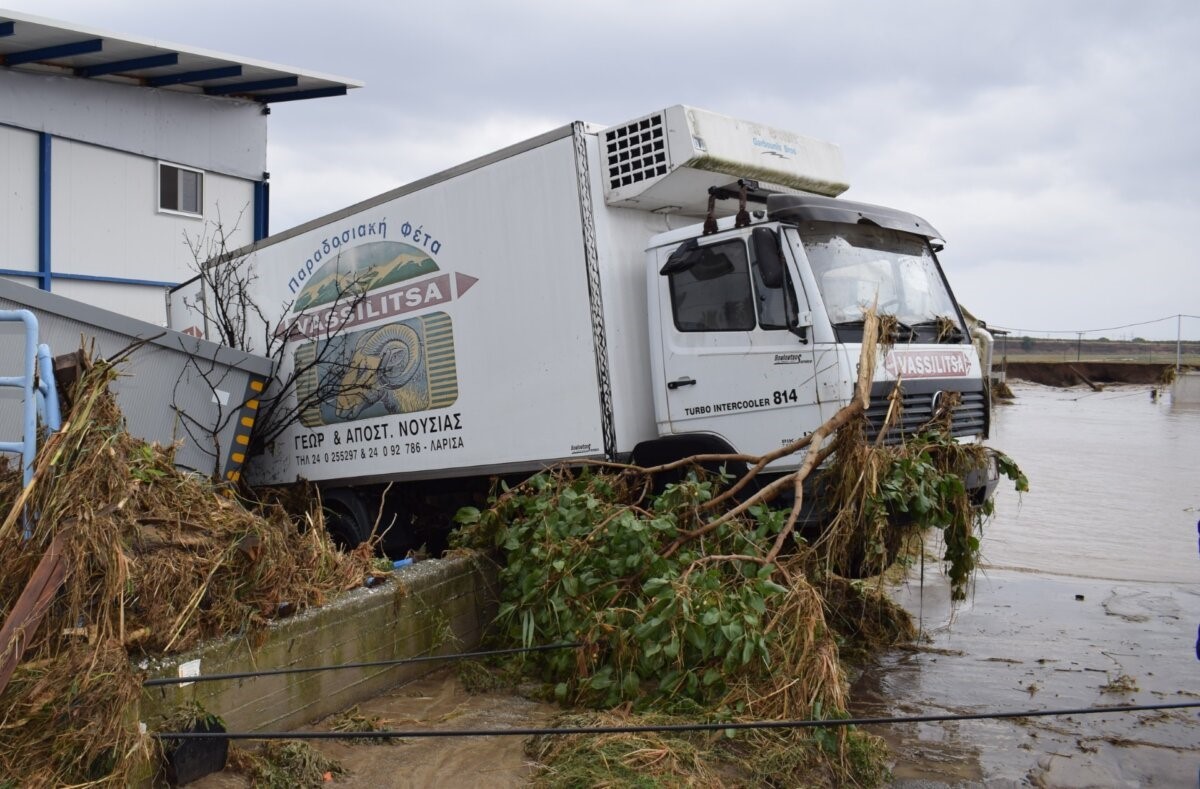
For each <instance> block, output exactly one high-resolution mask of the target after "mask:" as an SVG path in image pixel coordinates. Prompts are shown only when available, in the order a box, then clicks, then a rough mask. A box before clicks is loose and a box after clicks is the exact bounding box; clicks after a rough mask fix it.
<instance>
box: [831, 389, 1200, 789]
mask: <svg viewBox="0 0 1200 789" xmlns="http://www.w3.org/2000/svg"><path fill="white" fill-rule="evenodd" d="M1014 390H1015V393H1016V399H1015V401H1014V402H1013V403H1012V404H1011V405H1005V406H1000V407H998V408H997V409H996V412H995V416H994V422H993V430H992V440H991V442H990V443H991V444H992V445H994V446H996V447H997V448H999V449H1002V450H1003V451H1005V452H1007V453H1008V454H1009V455H1010V456H1012V457H1013V458H1014V459H1015V460H1016V461H1017V462H1018V463H1019V464H1020V465H1021V467H1022V469H1023V470H1024V471H1025V472H1026V474H1027V475H1028V476H1029V479H1030V485H1031V488H1030V491H1029V492H1028V493H1025V494H1022V495H1020V496H1018V495H1017V494H1016V493H1015V492H1014V491H1013V490H1012V489H1011V486H1007V487H1003V488H1002V489H1001V491H1000V492H999V493H998V495H997V499H996V508H997V512H996V515H995V516H994V517H993V519H992V520H991V521H990V522H989V523H988V524H987V526H986V527H985V531H984V539H983V556H984V567H983V569H982V571H981V573H980V574H979V576H978V578H977V581H976V584H975V587H974V589H973V593H972V595H971V597H970V599H969V600H968V601H966V602H964V603H961V604H958V605H956V606H951V604H950V601H949V594H948V590H947V586H946V582H945V579H944V578H943V577H942V576H941V573H940V571H939V568H938V567H937V566H936V565H937V563H936V562H935V561H930V560H927V561H926V562H925V564H924V566H923V567H921V566H920V565H918V566H917V567H914V569H913V572H912V574H911V576H910V580H909V582H908V583H907V584H906V585H904V586H903V587H902V588H901V589H899V590H898V592H897V594H898V599H899V600H900V601H901V602H902V603H903V604H904V605H905V606H906V607H907V608H908V609H909V610H910V611H912V612H913V613H914V614H915V615H917V616H918V617H919V619H920V622H921V625H922V630H923V633H924V638H923V639H922V641H921V642H920V643H919V645H918V646H917V647H916V648H915V649H911V648H910V649H906V650H897V651H893V652H890V653H888V654H886V655H884V656H883V657H882V658H881V659H880V660H879V662H878V665H875V666H872V667H870V668H869V669H868V670H867V671H866V672H865V673H864V674H863V675H862V677H861V678H859V680H858V681H857V682H856V684H855V688H854V696H855V699H856V701H855V704H856V711H857V712H859V713H862V714H867V715H906V714H907V715H923V714H925V715H927V714H941V713H979V712H986V711H1017V710H1022V711H1023V710H1033V709H1041V710H1049V709H1069V708H1083V707H1092V706H1102V705H1108V706H1112V705H1133V704H1161V703H1172V702H1189V701H1200V661H1198V660H1197V623H1198V622H1200V555H1198V551H1197V528H1198V527H1197V520H1198V519H1200V408H1198V407H1196V406H1190V407H1188V406H1182V405H1175V404H1172V403H1171V401H1170V397H1169V396H1164V397H1161V398H1159V399H1152V398H1151V387H1148V386H1119V387H1109V388H1107V389H1106V391H1103V392H1092V391H1091V390H1090V389H1082V388H1080V389H1074V388H1073V389H1055V388H1049V387H1041V386H1035V385H1020V384H1018V385H1017V386H1014ZM1004 484H1005V483H1002V485H1004ZM922 576H923V577H924V581H925V582H924V583H923V584H922V583H921V582H920V579H921V577H922ZM875 731H876V732H877V733H879V734H882V735H883V736H884V737H885V738H886V739H887V740H888V742H889V744H890V745H891V746H892V748H893V751H894V753H895V755H896V763H895V766H894V768H893V773H894V776H895V785H896V786H901V787H919V786H1028V785H1031V784H1032V785H1035V786H1054V787H1076V786H1146V785H1158V786H1196V785H1197V784H1196V781H1197V771H1198V769H1200V751H1198V750H1197V743H1198V741H1200V719H1198V717H1197V710H1195V709H1192V710H1175V711H1171V712H1158V713H1149V712H1147V713H1132V714H1131V713H1124V714H1122V713H1103V714H1099V715H1074V716H1064V717H1043V718H1024V719H1018V720H989V721H962V722H949V723H928V724H898V725H893V726H887V727H877V728H876V729H875Z"/></svg>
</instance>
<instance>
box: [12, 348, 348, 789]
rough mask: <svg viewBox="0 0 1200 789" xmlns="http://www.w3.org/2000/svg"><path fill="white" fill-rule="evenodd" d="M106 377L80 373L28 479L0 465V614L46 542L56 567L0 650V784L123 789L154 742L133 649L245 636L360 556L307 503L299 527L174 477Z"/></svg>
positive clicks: (198, 482) (319, 598)
mask: <svg viewBox="0 0 1200 789" xmlns="http://www.w3.org/2000/svg"><path fill="white" fill-rule="evenodd" d="M117 374H118V371H117V370H116V369H115V368H114V367H113V366H111V365H109V364H107V363H104V362H97V363H94V364H91V365H89V366H88V369H87V370H86V371H85V373H84V374H83V375H82V376H81V378H80V379H79V381H78V382H77V383H76V386H75V387H74V389H73V390H72V391H71V392H70V393H69V397H67V398H66V400H67V401H68V402H69V404H70V405H69V408H67V409H65V412H66V415H65V419H64V424H63V427H62V430H61V431H60V432H59V433H57V434H55V435H54V436H52V437H51V438H50V439H49V440H48V441H46V442H44V443H43V446H42V448H41V450H40V452H39V454H38V457H37V460H36V464H35V469H36V470H35V475H34V478H33V480H32V482H31V483H30V485H29V486H28V487H25V488H23V487H22V479H21V472H20V469H14V468H11V467H5V469H4V470H3V472H0V502H3V503H4V505H5V506H4V513H5V514H7V518H6V519H5V520H4V522H3V525H2V526H0V565H2V566H3V567H4V568H5V572H4V573H3V575H0V604H2V605H3V606H4V610H5V612H6V614H7V612H11V611H12V608H13V604H14V601H15V600H17V598H18V597H19V596H20V595H21V593H22V590H23V589H24V588H25V586H26V584H27V582H28V581H29V579H30V577H31V576H32V575H33V574H34V570H35V568H36V567H37V565H38V563H39V560H40V559H41V558H42V555H43V554H44V553H45V552H46V550H47V546H48V545H50V544H51V542H52V540H54V539H55V538H56V537H57V538H58V544H60V545H61V551H62V556H61V559H60V561H61V562H62V565H63V568H64V570H65V571H64V572H63V573H62V580H61V588H60V589H59V590H58V592H57V595H54V596H53V597H52V602H51V603H50V604H49V606H48V607H47V608H46V611H45V617H44V619H43V620H42V621H41V623H40V625H39V626H37V628H36V629H32V628H27V629H23V631H22V632H21V633H20V637H19V639H14V640H13V641H11V642H10V643H9V644H6V645H3V648H4V649H5V650H7V654H9V655H10V656H11V655H14V654H16V652H18V651H19V652H20V653H21V661H20V663H19V664H18V665H17V666H16V669H15V672H14V673H13V675H12V679H11V681H10V682H9V684H8V685H7V687H6V688H4V690H3V693H0V784H3V783H4V782H8V783H9V784H11V785H19V786H51V785H64V784H75V783H86V782H98V783H107V784H110V785H127V784H129V783H130V782H131V780H132V776H133V775H134V771H136V770H139V769H143V768H142V767H141V765H142V764H144V762H145V759H146V758H147V757H148V756H149V755H150V754H151V752H152V750H153V748H154V745H153V742H154V741H153V739H152V738H151V737H149V736H147V735H145V734H143V733H141V732H139V728H138V723H137V717H136V714H135V712H136V709H135V704H136V701H137V699H138V695H139V693H140V685H141V677H140V676H138V675H137V674H136V673H135V671H134V670H133V669H132V667H131V664H130V657H131V656H141V655H161V654H165V653H171V652H179V651H182V650H185V649H188V648H189V647H192V646H194V645H195V644H197V643H198V642H200V641H201V640H203V639H207V638H211V637H214V636H220V635H225V634H231V633H243V634H245V635H246V636H247V637H248V638H250V639H251V640H253V639H254V638H255V636H256V634H258V633H260V632H262V630H263V629H264V628H265V626H266V625H267V623H268V622H269V621H270V620H271V618H272V617H274V616H275V615H276V613H277V611H278V610H279V607H280V605H281V603H283V602H285V601H286V602H288V603H290V604H291V605H293V606H296V607H304V606H310V605H318V604H320V603H321V602H323V601H324V600H325V599H327V598H328V597H329V596H330V595H331V594H334V593H337V592H339V591H341V590H343V589H347V588H350V587H353V586H357V585H358V584H360V583H361V582H362V578H363V573H364V572H365V571H366V570H367V569H368V568H369V565H370V561H371V556H370V554H369V552H368V551H367V550H363V551H359V552H357V553H353V554H341V553H339V552H337V551H336V550H335V549H334V548H333V546H332V544H331V543H330V542H329V540H328V538H327V536H326V535H325V531H324V529H323V528H322V524H321V522H320V515H319V510H315V511H314V514H313V515H310V516H309V521H308V522H307V523H305V524H303V525H299V524H297V523H296V522H295V521H294V520H292V519H291V518H289V517H288V516H287V515H286V514H285V513H284V511H283V510H282V509H281V508H279V507H276V506H265V507H261V508H257V509H249V508H247V507H246V506H244V505H243V504H242V503H240V502H239V501H238V500H237V499H235V498H233V497H231V496H230V495H228V493H229V491H227V490H223V489H221V488H219V487H218V486H216V485H214V484H212V483H210V482H209V481H208V480H205V479H201V478H198V477H195V476H189V475H185V474H183V473H180V472H179V471H177V470H176V469H175V468H174V465H173V463H172V450H171V448H170V447H159V446H150V445H147V444H145V443H144V442H142V441H139V440H137V439H135V438H133V437H132V436H130V435H129V434H128V433H127V432H126V431H125V430H124V426H123V422H122V418H121V414H120V412H119V410H118V408H117V406H116V402H115V400H114V398H113V396H112V395H111V394H110V392H109V390H108V385H109V383H110V382H111V380H112V379H113V378H114V377H115V376H116V375H117ZM26 518H28V521H27V522H28V527H29V536H28V538H27V539H26V537H25V536H24V534H23V531H24V529H23V523H25V522H26V520H25V519H26Z"/></svg>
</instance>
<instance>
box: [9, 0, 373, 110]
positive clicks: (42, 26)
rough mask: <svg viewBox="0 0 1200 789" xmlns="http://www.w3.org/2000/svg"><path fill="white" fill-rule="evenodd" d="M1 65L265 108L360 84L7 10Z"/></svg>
mask: <svg viewBox="0 0 1200 789" xmlns="http://www.w3.org/2000/svg"><path fill="white" fill-rule="evenodd" d="M0 66H3V67H5V68H11V69H16V70H26V71H33V72H39V73H43V74H46V73H51V74H67V75H73V76H76V77H83V78H87V79H103V80H106V81H110V82H121V83H125V84H130V85H138V86H142V87H147V88H164V89H168V90H175V91H180V92H185V93H199V94H205V95H209V96H230V97H235V98H241V99H250V100H253V101H258V102H263V103H268V102H279V101H295V100H298V99H317V98H323V97H325V96H341V95H344V94H345V93H346V91H347V90H348V89H350V88H360V87H362V85H363V83H361V82H359V81H357V80H351V79H345V78H343V77H335V76H332V75H328V74H317V73H315V72H311V71H299V70H297V69H293V68H288V67H287V66H279V65H275V64H273V63H264V62H261V61H257V60H247V59H246V58H238V57H234V56H232V55H224V54H221V53H219V52H209V51H207V50H203V49H196V48H193V47H181V46H176V45H174V44H167V43H165V42H159V41H147V40H144V39H136V38H130V37H128V36H117V35H114V34H112V33H108V32H104V31H100V30H95V29H93V28H86V27H79V26H77V25H71V24H68V23H65V22H59V21H57V20H53V19H44V18H42V17H36V16H29V15H27V14H18V13H15V12H13V11H8V10H5V9H0Z"/></svg>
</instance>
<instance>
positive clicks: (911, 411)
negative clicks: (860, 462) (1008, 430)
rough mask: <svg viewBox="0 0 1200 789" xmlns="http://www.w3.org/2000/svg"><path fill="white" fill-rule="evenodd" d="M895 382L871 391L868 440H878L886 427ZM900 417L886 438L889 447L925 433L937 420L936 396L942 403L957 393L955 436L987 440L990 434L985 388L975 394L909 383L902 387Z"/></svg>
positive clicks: (954, 423) (879, 384) (951, 425)
mask: <svg viewBox="0 0 1200 789" xmlns="http://www.w3.org/2000/svg"><path fill="white" fill-rule="evenodd" d="M892 387H893V384H892V383H877V384H875V385H874V386H873V387H872V388H871V407H870V408H868V409H867V412H866V417H867V438H868V439H869V440H871V441H874V440H875V438H876V437H877V436H878V435H879V431H880V429H882V427H883V420H884V419H885V418H886V416H887V410H888V395H890V394H891V392H892ZM900 391H901V395H902V396H901V401H900V402H901V405H902V407H901V410H900V418H899V419H898V420H896V421H895V424H893V425H892V427H891V429H890V430H889V431H888V433H887V435H886V436H885V437H884V439H883V443H885V444H898V443H900V442H901V441H903V440H904V437H905V436H911V435H914V434H916V433H919V432H920V431H921V428H923V427H924V426H925V425H926V424H928V422H929V420H930V419H932V418H933V408H934V396H935V395H936V394H937V393H938V392H941V393H942V394H940V395H938V398H939V400H940V399H941V398H943V397H946V396H948V395H951V394H957V395H958V397H959V404H958V405H957V406H955V408H954V415H953V417H952V418H951V422H950V432H951V434H952V435H954V436H955V437H964V436H966V437H973V436H981V437H986V436H987V432H988V422H989V414H988V405H987V396H986V395H985V394H984V391H983V389H976V390H974V391H961V390H954V389H950V388H946V387H937V386H931V385H929V384H924V383H922V384H915V383H909V384H905V385H902V386H901V388H900Z"/></svg>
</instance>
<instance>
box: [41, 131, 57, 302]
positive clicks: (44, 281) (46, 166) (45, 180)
mask: <svg viewBox="0 0 1200 789" xmlns="http://www.w3.org/2000/svg"><path fill="white" fill-rule="evenodd" d="M53 147H54V137H52V136H51V135H50V134H49V133H47V132H38V270H37V278H38V287H39V288H41V289H42V290H50V252H51V249H50V215H51V211H50V209H51V203H50V172H51V170H50V154H51V151H52V150H53Z"/></svg>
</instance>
